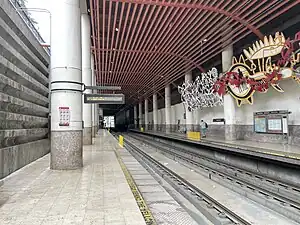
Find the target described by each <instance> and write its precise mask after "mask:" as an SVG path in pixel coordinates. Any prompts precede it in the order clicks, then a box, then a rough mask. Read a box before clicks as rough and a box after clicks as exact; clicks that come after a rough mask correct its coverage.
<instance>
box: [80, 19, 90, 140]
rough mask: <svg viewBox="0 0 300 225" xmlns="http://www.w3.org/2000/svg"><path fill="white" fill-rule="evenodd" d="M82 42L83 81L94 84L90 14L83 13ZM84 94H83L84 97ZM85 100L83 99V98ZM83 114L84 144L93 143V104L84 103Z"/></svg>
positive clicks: (88, 91) (87, 84) (87, 91)
mask: <svg viewBox="0 0 300 225" xmlns="http://www.w3.org/2000/svg"><path fill="white" fill-rule="evenodd" d="M81 42H82V82H83V83H84V84H85V85H86V86H91V85H92V70H91V29H90V19H89V16H88V14H82V15H81ZM84 93H85V94H91V93H92V90H86V91H85V92H84ZM83 97H84V96H82V98H83ZM82 102H83V100H82ZM82 115H83V123H84V128H83V144H84V145H91V144H92V104H84V103H83V108H82Z"/></svg>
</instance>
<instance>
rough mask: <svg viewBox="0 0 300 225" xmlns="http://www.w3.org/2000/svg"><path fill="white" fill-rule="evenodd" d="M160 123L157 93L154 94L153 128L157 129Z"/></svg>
mask: <svg viewBox="0 0 300 225" xmlns="http://www.w3.org/2000/svg"><path fill="white" fill-rule="evenodd" d="M157 125H158V105H157V94H156V93H154V94H153V130H154V131H157Z"/></svg>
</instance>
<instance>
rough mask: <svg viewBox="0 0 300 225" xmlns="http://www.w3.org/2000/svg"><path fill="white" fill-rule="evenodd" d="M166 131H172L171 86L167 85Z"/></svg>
mask: <svg viewBox="0 0 300 225" xmlns="http://www.w3.org/2000/svg"><path fill="white" fill-rule="evenodd" d="M165 113H166V132H167V133H170V132H171V86H170V85H167V86H166V87H165Z"/></svg>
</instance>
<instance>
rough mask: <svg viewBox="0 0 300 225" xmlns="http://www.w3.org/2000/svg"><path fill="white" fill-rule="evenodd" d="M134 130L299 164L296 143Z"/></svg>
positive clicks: (299, 148)
mask: <svg viewBox="0 0 300 225" xmlns="http://www.w3.org/2000/svg"><path fill="white" fill-rule="evenodd" d="M132 131H134V132H138V133H144V134H149V135H152V136H157V137H162V138H170V139H173V140H179V141H180V140H182V141H186V142H189V143H193V144H199V145H203V146H209V147H216V148H220V149H223V150H228V151H232V152H237V153H242V154H247V155H251V156H257V157H261V158H267V159H272V160H277V161H281V162H286V163H290V164H294V165H300V146H296V145H284V144H274V143H265V142H254V141H245V140H236V141H226V140H221V139H220V138H219V139H214V138H213V137H212V138H210V137H207V138H203V139H201V140H200V141H195V140H190V139H187V137H186V135H185V134H183V133H168V134H166V133H163V132H159V131H155V132H154V131H145V132H140V131H139V130H137V129H132Z"/></svg>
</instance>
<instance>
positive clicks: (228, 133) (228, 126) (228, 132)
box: [222, 45, 237, 140]
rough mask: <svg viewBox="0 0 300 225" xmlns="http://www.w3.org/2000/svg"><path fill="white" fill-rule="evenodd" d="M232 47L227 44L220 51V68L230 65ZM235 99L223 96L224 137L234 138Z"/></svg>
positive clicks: (225, 69) (227, 95) (225, 68)
mask: <svg viewBox="0 0 300 225" xmlns="http://www.w3.org/2000/svg"><path fill="white" fill-rule="evenodd" d="M232 57H233V47H232V45H231V46H228V47H226V48H225V49H224V50H223V52H222V69H223V72H227V71H228V70H229V68H230V66H231V63H232ZM235 112H236V101H235V99H234V98H233V97H232V96H231V95H230V94H226V95H225V96H224V118H225V139H226V140H236V136H237V135H236V115H235Z"/></svg>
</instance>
